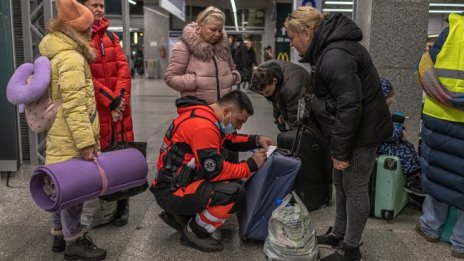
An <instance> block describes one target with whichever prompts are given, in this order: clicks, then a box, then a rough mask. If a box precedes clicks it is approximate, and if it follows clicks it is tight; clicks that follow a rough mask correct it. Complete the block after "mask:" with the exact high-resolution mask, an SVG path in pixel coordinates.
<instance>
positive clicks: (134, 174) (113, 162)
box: [30, 149, 148, 212]
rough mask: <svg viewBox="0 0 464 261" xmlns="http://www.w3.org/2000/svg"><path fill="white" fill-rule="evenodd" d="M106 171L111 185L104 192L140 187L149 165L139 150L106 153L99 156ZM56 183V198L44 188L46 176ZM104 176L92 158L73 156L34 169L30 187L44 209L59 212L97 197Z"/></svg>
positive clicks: (35, 198) (36, 200)
mask: <svg viewBox="0 0 464 261" xmlns="http://www.w3.org/2000/svg"><path fill="white" fill-rule="evenodd" d="M98 163H99V165H100V166H101V167H102V168H103V169H104V171H105V172H106V176H107V180H108V187H107V190H106V192H105V193H104V195H107V194H111V193H114V192H118V191H121V190H123V189H129V188H133V187H137V186H141V185H143V184H144V183H145V182H146V178H147V174H148V165H147V162H146V160H145V157H144V156H143V155H142V153H140V151H138V150H136V149H123V150H116V151H110V152H104V153H102V154H101V155H100V156H99V157H98ZM45 175H48V176H49V177H50V178H51V180H52V182H53V183H54V184H55V191H56V201H53V200H51V199H50V198H49V197H48V195H47V194H46V193H45V191H44V188H43V186H44V176H45ZM102 184H103V182H102V177H101V175H100V172H99V169H98V167H97V165H96V164H95V163H94V162H92V161H86V160H83V159H78V158H76V159H71V160H67V161H63V162H59V163H54V164H49V165H45V166H40V167H38V168H36V169H35V170H34V173H33V175H32V178H31V183H30V190H31V195H32V198H33V199H34V201H35V203H36V204H37V205H38V206H39V207H40V208H42V209H44V210H46V211H50V212H56V211H58V210H61V209H65V208H68V207H72V206H75V205H78V204H81V203H83V202H85V201H87V200H90V199H93V198H96V197H97V196H99V195H100V194H101V192H102Z"/></svg>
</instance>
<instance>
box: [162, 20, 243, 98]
mask: <svg viewBox="0 0 464 261" xmlns="http://www.w3.org/2000/svg"><path fill="white" fill-rule="evenodd" d="M197 31H198V25H197V23H196V22H192V23H190V24H188V25H187V26H185V28H184V31H183V33H182V38H181V40H180V41H178V42H177V43H176V44H175V45H174V48H173V49H172V54H171V61H170V62H169V65H168V68H167V70H166V73H165V75H164V80H165V81H166V84H167V85H168V86H169V87H171V88H173V89H174V90H177V91H179V92H180V94H181V95H182V96H186V95H193V96H196V97H198V98H201V99H205V100H206V102H207V103H208V104H211V103H214V102H216V101H217V79H219V90H220V96H223V95H224V94H226V93H228V92H230V90H231V88H232V85H233V84H235V83H239V82H240V74H239V73H238V72H237V71H236V70H235V65H234V62H233V60H232V56H231V54H230V49H229V44H228V42H227V35H226V33H225V32H224V33H223V35H222V38H221V40H219V41H218V42H217V43H216V44H215V45H212V44H210V43H207V42H205V41H204V40H203V39H202V38H201V37H200V36H199V35H198V33H197ZM213 54H214V57H213ZM214 59H216V63H217V70H216V66H215V64H214Z"/></svg>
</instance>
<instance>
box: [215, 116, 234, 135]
mask: <svg viewBox="0 0 464 261" xmlns="http://www.w3.org/2000/svg"><path fill="white" fill-rule="evenodd" d="M231 118H232V113H230V118H229V124H227V126H226V125H225V124H224V122H222V121H221V122H220V123H219V126H220V128H221V132H222V133H223V134H224V135H229V134H232V133H234V132H237V130H236V129H235V128H234V126H233V125H232V119H231ZM224 119H225V117H224Z"/></svg>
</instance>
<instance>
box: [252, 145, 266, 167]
mask: <svg viewBox="0 0 464 261" xmlns="http://www.w3.org/2000/svg"><path fill="white" fill-rule="evenodd" d="M251 158H252V159H253V160H254V161H255V162H256V165H257V166H258V168H261V166H263V164H264V162H265V161H266V158H267V157H266V151H265V150H264V149H258V150H256V151H255V153H253V156H251Z"/></svg>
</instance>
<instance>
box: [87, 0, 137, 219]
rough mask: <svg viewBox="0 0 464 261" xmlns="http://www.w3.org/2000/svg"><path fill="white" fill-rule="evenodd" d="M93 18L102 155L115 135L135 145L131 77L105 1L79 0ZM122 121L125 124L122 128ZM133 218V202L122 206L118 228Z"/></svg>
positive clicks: (94, 82)
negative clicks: (111, 28) (112, 30)
mask: <svg viewBox="0 0 464 261" xmlns="http://www.w3.org/2000/svg"><path fill="white" fill-rule="evenodd" d="M79 2H80V3H82V4H84V5H85V6H86V7H87V8H88V9H89V10H90V11H91V12H92V14H93V17H94V23H93V25H92V45H93V46H94V47H95V49H96V59H95V60H94V61H93V62H92V63H91V64H90V69H91V71H92V77H93V85H94V88H95V98H96V100H97V110H98V117H99V120H100V139H99V141H100V146H101V148H102V151H104V150H105V149H107V148H108V146H109V145H110V141H111V135H112V132H113V126H114V131H115V132H116V134H117V138H118V141H120V140H121V139H122V138H123V137H122V136H123V135H122V129H121V126H122V125H123V126H124V131H125V138H126V140H128V141H134V132H133V130H132V117H131V109H130V93H131V74H130V70H129V64H128V63H127V60H126V56H125V54H124V52H123V50H122V48H121V45H120V44H119V39H118V37H117V36H116V35H115V34H114V33H112V32H108V31H107V29H108V25H109V21H108V19H106V18H105V17H104V8H105V1H104V0H79ZM121 121H122V123H123V124H120V123H121ZM128 218H129V200H128V199H126V200H121V201H119V202H118V211H117V213H116V217H115V219H114V220H113V224H114V225H115V226H124V225H125V224H127V222H128Z"/></svg>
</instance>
